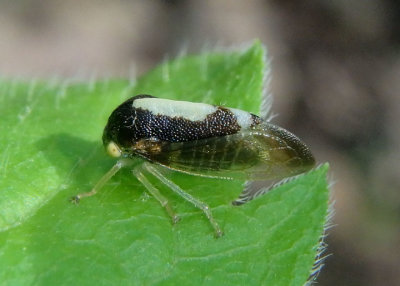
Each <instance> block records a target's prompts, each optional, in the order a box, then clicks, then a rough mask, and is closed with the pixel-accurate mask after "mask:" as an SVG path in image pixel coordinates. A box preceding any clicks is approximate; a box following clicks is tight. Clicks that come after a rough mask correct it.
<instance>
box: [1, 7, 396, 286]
mask: <svg viewBox="0 0 400 286" xmlns="http://www.w3.org/2000/svg"><path fill="white" fill-rule="evenodd" d="M255 38H259V39H260V40H261V41H262V42H263V43H264V44H265V45H266V46H267V48H268V55H269V58H270V59H271V64H272V80H271V92H272V94H273V95H274V105H273V112H274V113H276V114H278V117H276V118H275V119H274V122H275V123H277V124H279V125H281V126H283V127H285V128H288V129H289V130H291V131H293V132H294V133H295V134H297V135H299V136H300V137H301V138H303V139H304V141H305V142H306V143H307V144H308V145H309V146H310V147H311V149H312V150H313V151H314V152H315V155H316V157H317V158H318V160H319V162H325V161H329V162H330V164H331V168H332V169H331V178H330V179H331V180H332V181H334V182H335V185H334V186H333V197H334V199H335V201H336V203H335V209H336V216H335V218H334V224H335V225H336V226H335V227H334V228H333V229H331V230H330V231H329V237H328V239H327V241H328V244H329V248H328V251H327V253H328V254H329V253H332V254H333V255H331V256H330V257H328V258H327V260H326V261H325V264H326V266H325V268H324V269H323V271H322V273H321V274H320V275H319V278H318V283H319V285H400V273H399V270H400V191H399V190H400V171H399V165H400V148H399V146H400V144H399V143H400V94H399V93H400V53H399V44H400V5H399V2H398V1H395V0H352V1H345V0H336V1H327V0H314V1H295V0H292V1H289V0H281V1H278V0H275V1H274V0H270V1H261V0H250V1H238V0H237V1H232V0H231V1H227V0H218V1H212V0H207V1H194V0H193V1H183V0H181V1H178V0H176V1H172V0H171V1H161V0H159V1H94V0H80V1H72V0H63V1H61V0H43V1H34V0H19V1H4V0H0V76H1V77H18V78H25V79H32V78H54V77H55V76H56V77H61V78H92V77H94V76H95V77H100V78H102V77H131V76H134V75H140V74H141V73H143V72H145V71H147V70H148V69H150V68H151V67H153V66H155V65H156V64H157V63H158V62H159V61H161V60H163V59H164V58H166V56H168V57H169V58H173V57H174V56H175V55H178V54H179V53H180V52H182V51H187V52H188V53H192V52H199V51H202V50H206V49H208V48H214V47H216V46H218V47H221V46H225V47H232V46H233V47H234V46H240V45H242V44H243V43H250V42H251V41H252V40H253V39H255Z"/></svg>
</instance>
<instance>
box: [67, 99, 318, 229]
mask: <svg viewBox="0 0 400 286" xmlns="http://www.w3.org/2000/svg"><path fill="white" fill-rule="evenodd" d="M103 144H104V147H105V149H106V150H107V153H108V154H109V155H111V156H112V157H115V158H119V160H118V161H117V163H116V164H115V165H114V166H113V167H112V168H111V170H110V171H108V172H107V173H106V174H105V175H104V176H103V177H102V178H101V179H100V181H99V182H98V183H97V184H96V185H95V186H94V187H93V189H92V190H91V191H90V192H88V193H82V194H79V195H77V196H75V197H73V201H74V202H76V203H78V202H79V201H80V199H82V198H83V197H88V196H91V195H94V194H95V193H96V192H97V191H98V190H99V189H100V188H101V187H102V186H103V185H104V184H105V183H106V182H107V181H108V180H109V179H110V178H111V177H112V176H113V175H114V174H115V173H117V172H118V171H119V170H120V169H121V168H122V167H124V166H127V165H130V164H131V162H132V161H133V159H137V158H140V159H142V163H141V164H139V165H137V166H136V167H134V168H133V174H134V176H135V177H136V178H137V179H138V180H139V181H140V182H141V183H142V184H143V186H144V187H145V188H146V189H147V190H148V192H149V193H150V194H151V195H153V196H154V198H155V199H156V200H158V201H159V202H160V204H161V205H162V206H163V207H164V208H165V210H166V212H167V213H168V214H169V216H171V218H172V221H173V223H176V222H177V221H178V220H179V218H178V216H177V215H176V214H175V212H174V211H173V209H172V207H171V206H170V204H169V202H168V200H167V199H166V198H165V197H164V196H163V195H162V194H161V193H160V192H159V190H158V189H157V188H156V187H155V186H153V185H152V183H151V182H150V181H149V180H148V179H147V177H146V176H148V175H149V174H150V175H152V176H154V177H155V178H157V179H158V180H159V181H160V182H161V183H163V184H164V185H165V186H167V187H168V188H170V189H171V190H173V191H174V192H176V193H177V194H179V195H180V196H182V197H183V198H184V199H185V200H187V201H189V202H190V203H192V204H193V205H194V206H196V207H197V208H199V209H201V210H202V211H203V212H204V214H205V215H206V217H207V218H208V220H209V221H210V223H211V225H212V227H213V228H214V231H215V235H216V236H217V237H219V236H221V235H222V234H223V232H222V230H221V228H220V226H219V225H218V223H217V222H216V220H215V219H214V217H213V215H212V213H211V210H210V208H209V206H208V205H207V204H205V203H204V202H202V201H200V200H198V199H196V198H195V197H193V196H192V195H190V194H188V193H187V192H185V191H184V190H182V189H181V188H180V187H179V186H178V185H176V184H175V183H173V182H172V181H171V180H169V179H168V178H167V177H166V176H165V175H164V171H165V170H166V169H171V170H174V171H178V172H184V173H188V174H192V175H198V176H205V177H213V178H223V179H235V178H240V179H245V180H247V181H248V182H252V181H260V180H261V181H265V180H273V179H282V178H286V177H291V176H294V175H297V174H301V173H303V172H306V171H308V170H310V169H311V168H312V167H313V166H314V165H315V160H314V157H313V155H312V154H311V152H310V150H309V149H308V147H307V146H306V145H305V144H304V143H303V142H302V141H300V139H298V138H297V137H296V136H295V135H293V134H292V133H290V132H288V131H286V130H285V129H283V128H280V127H278V126H276V125H272V124H270V123H268V122H266V121H265V120H263V119H261V118H260V117H258V116H256V115H254V114H251V113H249V112H246V111H242V110H239V109H234V108H228V107H222V106H215V105H210V104H205V103H193V102H186V101H175V100H168V99H161V98H156V97H154V96H151V95H137V96H134V97H132V98H130V99H128V100H126V101H125V102H124V103H122V104H121V105H120V106H118V107H117V108H116V109H115V110H114V111H113V112H112V113H111V115H110V117H109V119H108V123H107V125H106V127H105V129H104V133H103ZM258 191H259V189H255V190H251V189H249V188H246V189H245V190H244V191H243V192H242V195H241V196H240V197H239V198H238V199H237V200H235V201H234V202H233V204H235V205H240V204H242V203H245V202H246V201H248V200H251V199H252V198H254V197H255V196H257V195H258Z"/></svg>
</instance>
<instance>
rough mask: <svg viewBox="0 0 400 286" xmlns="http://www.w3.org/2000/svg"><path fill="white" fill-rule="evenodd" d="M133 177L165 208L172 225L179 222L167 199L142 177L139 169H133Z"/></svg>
mask: <svg viewBox="0 0 400 286" xmlns="http://www.w3.org/2000/svg"><path fill="white" fill-rule="evenodd" d="M132 173H133V175H134V176H135V177H136V178H137V179H138V180H139V182H140V183H142V185H143V186H144V187H145V188H146V189H147V190H148V191H149V193H150V194H151V195H152V196H153V197H154V198H155V199H156V200H157V201H159V202H160V204H161V205H162V206H163V207H164V208H165V210H166V211H167V213H168V215H169V216H170V217H171V219H172V223H173V224H175V223H177V222H178V221H179V217H178V216H177V215H176V214H175V212H174V211H173V210H172V208H171V205H170V204H169V202H168V199H167V198H165V197H164V196H163V195H161V194H160V192H159V191H158V190H157V189H156V187H154V186H153V185H152V184H151V183H150V182H149V180H147V178H146V177H145V176H144V175H143V173H142V171H141V170H140V168H135V169H133V170H132Z"/></svg>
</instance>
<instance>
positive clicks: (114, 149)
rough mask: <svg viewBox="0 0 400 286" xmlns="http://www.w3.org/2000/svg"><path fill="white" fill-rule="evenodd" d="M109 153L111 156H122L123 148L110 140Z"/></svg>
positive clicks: (107, 148)
mask: <svg viewBox="0 0 400 286" xmlns="http://www.w3.org/2000/svg"><path fill="white" fill-rule="evenodd" d="M106 150H107V153H108V155H110V156H111V157H115V158H117V157H120V156H121V150H120V149H119V147H118V145H117V144H115V143H114V142H113V141H110V143H108V145H107V147H106Z"/></svg>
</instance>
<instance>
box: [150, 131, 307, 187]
mask: <svg viewBox="0 0 400 286" xmlns="http://www.w3.org/2000/svg"><path fill="white" fill-rule="evenodd" d="M310 156H311V157H310ZM151 159H152V160H153V161H155V162H158V163H160V164H161V165H164V166H166V167H168V168H170V169H173V170H177V171H181V172H185V173H190V174H195V175H200V176H207V177H223V178H241V179H247V180H269V179H279V178H284V177H288V176H293V175H295V174H299V173H302V172H304V171H306V170H308V169H310V168H311V167H312V166H313V165H314V159H313V157H312V155H311V153H310V151H309V150H308V148H307V147H306V146H305V145H304V143H302V142H301V141H300V140H299V139H298V138H297V137H295V136H294V135H293V134H291V133H289V132H288V131H286V130H284V129H282V128H280V127H277V126H275V125H271V124H268V123H263V124H260V125H258V126H256V127H254V128H251V129H247V130H242V131H239V132H238V133H236V134H233V135H227V136H220V137H212V138H208V139H202V140H195V141H190V142H179V143H165V144H164V145H163V148H162V152H161V153H160V154H158V155H155V156H154V157H152V158H151Z"/></svg>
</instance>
